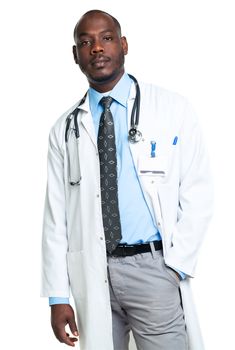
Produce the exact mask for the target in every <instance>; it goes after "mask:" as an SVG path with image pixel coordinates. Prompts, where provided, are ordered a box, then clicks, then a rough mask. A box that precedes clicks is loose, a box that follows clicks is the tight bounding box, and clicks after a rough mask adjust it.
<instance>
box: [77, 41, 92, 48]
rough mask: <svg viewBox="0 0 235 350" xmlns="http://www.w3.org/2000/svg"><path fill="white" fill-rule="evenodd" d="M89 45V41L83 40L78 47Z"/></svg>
mask: <svg viewBox="0 0 235 350" xmlns="http://www.w3.org/2000/svg"><path fill="white" fill-rule="evenodd" d="M90 45H91V42H90V40H83V41H81V42H80V43H79V46H80V47H83V46H90Z"/></svg>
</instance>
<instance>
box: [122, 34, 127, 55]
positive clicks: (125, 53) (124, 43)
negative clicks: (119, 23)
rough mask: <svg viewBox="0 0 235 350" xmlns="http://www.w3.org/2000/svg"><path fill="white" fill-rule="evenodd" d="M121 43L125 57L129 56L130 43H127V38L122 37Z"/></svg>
mask: <svg viewBox="0 0 235 350" xmlns="http://www.w3.org/2000/svg"><path fill="white" fill-rule="evenodd" d="M121 42H122V49H123V52H124V55H127V54H128V43H127V40H126V37H125V36H122V37H121Z"/></svg>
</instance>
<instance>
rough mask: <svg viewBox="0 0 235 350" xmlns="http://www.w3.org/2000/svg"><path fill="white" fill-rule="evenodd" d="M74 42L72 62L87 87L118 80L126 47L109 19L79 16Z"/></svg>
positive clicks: (122, 70)
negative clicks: (78, 69) (80, 72)
mask: <svg viewBox="0 0 235 350" xmlns="http://www.w3.org/2000/svg"><path fill="white" fill-rule="evenodd" d="M75 42H76V46H74V47H73V53H74V59H75V62H76V63H77V64H78V65H79V67H80V69H81V71H82V72H83V73H84V74H85V75H86V77H87V79H88V81H89V83H90V86H92V87H97V86H102V85H104V84H109V83H110V82H112V81H118V80H119V79H120V77H121V76H122V74H123V72H124V55H126V54H127V50H128V46H127V41H126V38H125V37H120V33H119V31H118V28H117V27H116V25H115V23H114V21H113V20H112V18H111V17H110V16H108V15H106V14H103V13H93V14H92V15H91V14H90V15H85V16H84V17H82V19H81V20H80V22H79V24H78V25H77V29H76V33H75Z"/></svg>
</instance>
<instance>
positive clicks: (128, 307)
mask: <svg viewBox="0 0 235 350" xmlns="http://www.w3.org/2000/svg"><path fill="white" fill-rule="evenodd" d="M74 39H75V45H74V47H73V55H74V60H75V63H76V64H78V65H79V67H80V69H81V70H82V72H83V73H84V74H85V75H86V77H87V80H88V83H89V89H88V92H87V94H86V95H85V96H84V98H82V99H81V100H80V101H79V102H78V103H77V104H76V105H75V106H73V107H72V108H71V109H70V110H69V111H67V112H66V113H65V114H64V115H63V116H62V117H61V118H60V119H59V120H58V121H57V122H56V124H55V125H54V127H53V128H52V130H51V132H50V138H49V151H48V185H47V194H46V202H45V212H44V230H43V242H42V296H47V297H49V303H50V305H51V324H52V328H53V331H54V333H55V336H56V337H57V339H58V340H59V341H60V342H62V343H65V344H67V345H70V346H74V345H75V341H76V340H77V336H79V340H80V348H81V350H128V348H129V333H130V330H131V331H132V332H133V336H134V339H135V343H136V347H137V349H138V350H189V349H190V350H203V349H204V347H203V342H202V338H201V334H200V329H199V325H198V322H197V318H196V312H195V309H194V305H193V300H192V296H191V292H190V278H191V277H194V274H195V266H196V262H197V256H198V251H199V248H200V246H201V244H202V241H203V236H204V233H205V231H206V229H207V226H208V222H209V219H210V217H211V212H212V188H211V179H210V175H209V168H208V160H207V156H206V152H205V149H204V144H203V140H202V136H201V132H200V128H199V126H198V122H197V118H196V116H195V114H194V112H193V109H192V107H191V105H190V104H189V103H188V102H187V101H186V100H185V99H184V98H183V97H181V96H179V95H177V94H175V93H171V92H168V91H166V90H164V89H161V88H159V87H156V86H152V85H147V84H140V85H139V86H140V119H139V125H138V131H141V133H142V135H140V134H138V133H137V134H136V135H135V136H136V138H135V137H133V139H132V140H131V142H130V140H128V130H129V129H130V128H131V127H132V128H133V125H132V126H131V123H130V120H131V112H132V109H133V106H134V103H135V99H136V90H138V86H137V87H136V83H135V82H134V81H133V80H135V79H134V78H133V77H132V76H129V75H128V74H126V73H125V70H124V56H125V55H126V54H127V51H128V45H127V40H126V38H125V37H124V36H122V34H121V28H120V24H119V23H118V21H117V20H116V19H115V18H114V17H112V16H111V15H110V14H108V13H105V12H103V11H99V10H92V11H89V12H87V13H85V14H84V15H83V16H82V17H81V19H80V20H79V21H78V23H77V24H76V27H75V30H74ZM140 47H141V53H140V54H144V43H141V46H140ZM74 111H77V114H76V118H72V117H73V115H74V114H75V112H74ZM68 116H69V118H71V123H70V126H68V128H67V135H68V137H67V140H66V141H65V134H66V125H68V124H67V123H66V121H67V117H68ZM75 119H76V120H75ZM76 122H77V125H78V128H79V135H78V132H77V134H76V135H75V131H74V129H75V128H76ZM134 129H135V128H134ZM132 131H133V130H132ZM135 131H136V130H134V133H135ZM78 136H79V137H78ZM135 141H136V142H135ZM75 168H76V169H78V170H76V171H75V173H76V174H77V175H78V178H77V181H73V179H72V180H71V176H72V175H73V172H74V169H75ZM71 174H72V175H71ZM70 290H71V292H72V295H73V298H74V302H75V307H76V316H77V317H76V321H75V316H74V311H73V308H72V307H71V306H70V304H69V293H70ZM67 324H68V325H69V327H70V331H71V333H72V334H69V333H67V332H66V329H65V326H66V325H67Z"/></svg>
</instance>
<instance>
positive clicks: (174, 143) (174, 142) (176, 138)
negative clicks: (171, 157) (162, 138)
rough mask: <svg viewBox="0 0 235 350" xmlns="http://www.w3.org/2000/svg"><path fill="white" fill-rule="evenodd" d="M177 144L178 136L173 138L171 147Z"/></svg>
mask: <svg viewBox="0 0 235 350" xmlns="http://www.w3.org/2000/svg"><path fill="white" fill-rule="evenodd" d="M177 142H178V136H175V138H174V140H173V143H172V145H173V146H175V145H176V144H177Z"/></svg>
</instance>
